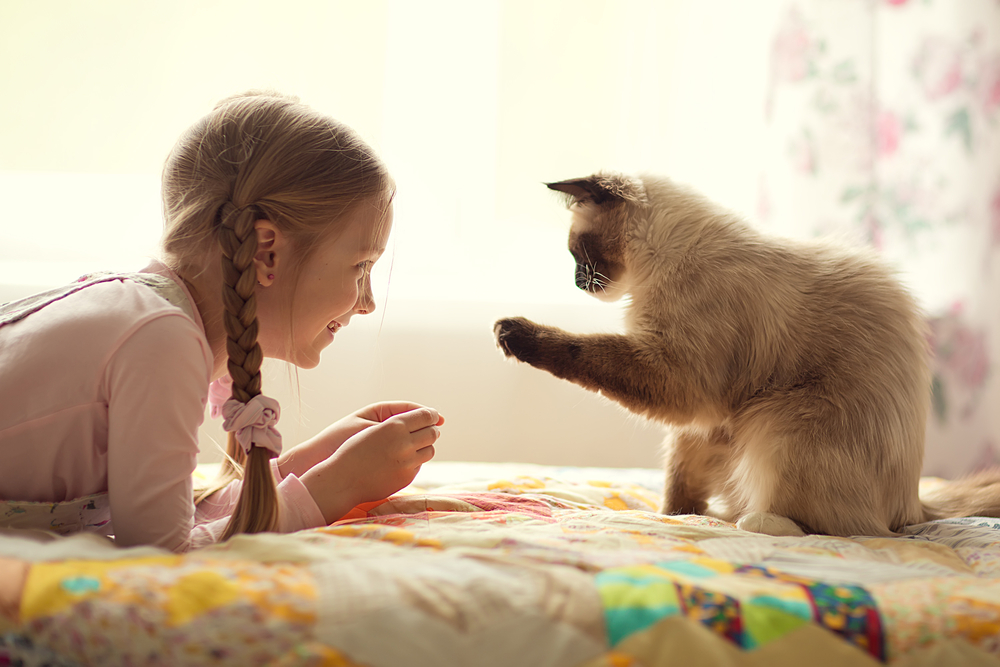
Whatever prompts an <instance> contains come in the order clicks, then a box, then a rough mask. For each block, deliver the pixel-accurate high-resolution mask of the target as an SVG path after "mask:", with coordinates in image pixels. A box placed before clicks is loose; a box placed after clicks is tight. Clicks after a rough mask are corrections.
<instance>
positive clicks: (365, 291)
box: [257, 204, 393, 368]
mask: <svg viewBox="0 0 1000 667" xmlns="http://www.w3.org/2000/svg"><path fill="white" fill-rule="evenodd" d="M392 215H393V212H392V205H391V204H390V205H389V207H388V209H387V210H386V212H385V214H384V215H383V214H382V213H381V211H379V210H378V209H377V208H376V207H375V206H374V205H368V204H362V205H360V206H358V207H357V208H356V209H355V213H353V214H351V215H350V216H349V221H348V223H347V225H346V227H345V228H344V231H343V233H341V234H340V235H339V236H334V237H332V238H328V239H326V240H323V241H321V242H320V244H319V247H317V248H315V249H314V251H313V252H312V254H311V255H310V256H309V258H308V259H306V261H305V264H304V265H303V266H302V270H301V273H300V275H299V280H298V284H297V285H294V284H293V283H294V281H293V280H292V279H291V277H290V276H286V277H285V279H284V280H282V275H281V273H280V272H281V269H282V267H284V268H285V270H286V271H287V270H288V266H289V259H290V254H289V252H291V255H294V250H292V249H291V248H288V249H287V250H286V253H285V257H284V261H275V266H274V269H273V271H272V272H271V275H274V279H273V282H271V284H270V285H266V284H265V286H264V287H259V288H258V290H257V317H258V322H259V324H260V333H259V335H258V341H259V342H260V345H261V349H262V351H263V353H264V356H265V357H273V358H277V359H283V360H285V361H288V362H291V363H293V364H295V365H296V366H298V367H299V368H315V367H316V366H317V365H318V364H319V358H320V353H321V352H322V351H323V349H324V348H325V347H326V346H327V345H329V344H330V343H332V342H333V338H334V336H335V335H336V333H337V332H338V331H339V330H340V329H342V328H343V327H345V326H347V325H348V323H350V321H351V318H352V317H353V316H354V315H355V314H359V315H365V314H367V313H371V312H373V311H374V310H375V300H374V297H373V295H372V288H371V268H372V265H373V264H374V263H375V262H376V260H378V258H379V257H380V256H381V255H382V253H383V252H384V251H385V247H386V244H387V243H388V240H389V232H390V231H391V230H392ZM286 248H287V246H286ZM277 257H278V258H280V252H279V254H278V255H277ZM291 259H292V260H293V261H294V257H291ZM289 306H290V307H291V318H289V312H288V308H289ZM289 327H290V330H289ZM289 344H290V345H291V349H289Z"/></svg>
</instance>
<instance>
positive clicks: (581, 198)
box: [547, 175, 641, 301]
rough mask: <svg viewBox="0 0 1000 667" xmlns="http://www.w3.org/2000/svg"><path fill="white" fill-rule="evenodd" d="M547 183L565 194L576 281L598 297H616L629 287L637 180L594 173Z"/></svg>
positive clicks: (602, 298) (626, 291)
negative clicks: (630, 249)
mask: <svg viewBox="0 0 1000 667" xmlns="http://www.w3.org/2000/svg"><path fill="white" fill-rule="evenodd" d="M547 185H548V187H549V188H551V189H553V190H557V191H559V192H562V193H564V194H566V195H567V202H568V204H569V210H570V213H571V214H572V216H573V220H572V226H571V228H570V232H569V251H570V253H571V254H572V255H573V259H575V260H576V274H575V282H576V286H577V287H579V288H580V289H582V290H583V291H585V292H588V293H590V294H592V295H593V296H595V297H597V298H598V299H601V300H602V301H616V300H618V299H620V298H621V297H622V296H624V295H625V294H626V293H628V292H629V288H630V284H629V270H628V266H629V259H628V252H627V251H628V247H627V246H628V236H629V235H628V224H629V219H630V217H631V214H632V211H631V204H633V203H634V201H635V197H634V195H636V194H638V193H637V192H636V188H637V187H638V188H641V183H636V182H635V181H632V180H631V179H626V178H624V177H617V176H602V175H595V176H591V177H588V178H583V179H573V180H569V181H561V182H559V183H548V184H547Z"/></svg>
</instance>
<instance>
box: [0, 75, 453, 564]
mask: <svg viewBox="0 0 1000 667" xmlns="http://www.w3.org/2000/svg"><path fill="white" fill-rule="evenodd" d="M393 194H394V184H393V181H392V179H391V178H390V176H389V175H388V173H387V171H386V169H385V167H384V165H383V164H382V162H381V161H380V160H379V159H378V158H377V157H376V156H375V155H374V154H373V152H372V150H371V149H370V148H369V147H368V146H367V145H366V144H365V143H364V142H363V141H362V140H361V139H360V138H359V137H358V136H357V135H356V134H355V133H354V132H353V131H352V130H350V129H349V128H347V127H345V126H344V125H342V124H340V123H338V122H336V121H334V120H332V119H330V118H327V117H325V116H322V115H320V114H318V113H316V112H314V111H313V110H311V109H309V108H307V107H305V106H303V105H302V104H299V103H298V100H296V99H291V98H285V97H281V96H278V95H274V94H264V93H248V94H245V95H240V96H236V97H232V98H228V99H226V100H223V101H222V102H220V103H219V104H218V105H217V106H216V107H215V109H214V110H213V111H212V112H211V113H210V114H208V115H207V116H206V117H204V118H202V119H201V120H200V121H199V122H198V123H196V124H195V125H194V126H193V127H192V128H191V129H190V130H188V132H187V133H186V134H185V135H184V136H182V137H181V139H180V141H179V142H178V143H177V145H176V146H175V147H174V150H173V152H172V153H171V154H170V156H169V157H168V158H167V161H166V164H165V166H164V170H163V203H164V214H165V218H166V229H165V234H164V238H163V241H162V262H153V263H152V264H151V265H150V266H148V267H146V268H145V269H144V270H143V271H142V272H140V273H139V274H131V275H113V274H105V275H93V276H85V277H84V278H81V279H80V282H79V283H77V284H75V285H73V286H70V287H68V288H64V289H61V290H55V291H53V292H49V293H46V294H43V295H36V296H35V297H29V299H26V300H23V301H20V302H15V303H13V304H7V305H6V306H4V307H0V406H2V407H0V460H2V461H3V462H4V463H3V467H2V468H0V526H13V527H35V528H47V529H52V530H56V531H58V532H61V533H69V532H75V531H81V530H88V531H94V532H99V533H101V534H106V535H111V534H113V535H114V537H115V541H116V543H117V544H120V545H123V546H127V545H137V544H151V545H156V546H160V547H165V548H167V549H172V550H174V551H185V550H187V549H190V548H193V547H197V546H200V545H204V544H208V543H212V542H215V541H218V540H220V539H225V538H228V537H229V536H231V535H233V534H236V533H244V532H246V533H252V532H260V531H268V530H278V531H281V532H291V531H295V530H300V529H304V528H310V527H316V526H321V525H325V524H328V523H330V522H333V521H335V520H337V519H339V518H340V517H341V516H343V515H344V514H345V513H347V512H348V511H349V510H350V509H351V508H352V507H354V506H355V505H357V504H359V503H361V502H365V501H371V500H377V499H380V498H384V497H386V496H388V495H390V494H392V493H394V492H396V491H398V490H399V489H401V488H403V487H404V486H406V485H407V484H409V483H410V482H411V481H412V480H413V478H414V476H415V475H416V473H417V471H418V470H419V469H420V466H421V465H422V464H423V463H426V462H427V461H428V460H430V459H431V457H432V456H433V455H434V447H433V444H434V442H435V441H436V440H437V438H438V437H439V435H440V432H439V430H438V427H439V426H441V425H442V424H443V423H444V419H443V418H442V417H441V416H440V415H439V414H438V413H437V411H435V410H433V409H430V408H426V407H423V406H420V405H417V404H414V403H406V402H398V403H381V404H376V405H371V406H368V407H366V408H363V409H361V410H359V411H357V412H355V413H354V414H352V415H349V416H348V417H346V418H344V419H342V420H341V421H339V422H337V423H335V424H333V425H332V426H330V427H329V428H327V429H326V430H325V431H323V432H322V433H320V434H319V435H317V436H316V437H315V438H313V439H311V440H309V441H307V442H305V443H302V444H300V445H299V446H298V447H295V448H294V449H291V450H289V451H285V452H284V453H282V442H281V436H280V434H279V432H278V431H277V430H276V429H275V427H274V425H275V423H276V422H277V419H278V416H279V407H278V404H277V403H276V402H275V401H274V400H272V399H270V398H267V397H266V396H265V395H264V394H262V393H261V375H260V365H261V361H262V359H263V357H272V358H276V359H283V360H285V361H288V362H291V363H293V364H295V365H296V366H298V367H300V368H313V367H315V366H316V365H317V364H318V363H319V357H320V353H321V352H322V350H323V348H324V347H326V346H327V345H329V344H330V343H331V342H332V341H333V339H334V337H335V335H336V333H337V332H338V331H339V330H340V329H341V328H343V327H345V326H347V324H348V323H349V322H350V320H351V318H352V317H353V316H354V315H355V314H359V315H364V314H366V313H370V312H372V311H373V310H374V309H375V302H374V300H373V297H372V292H371V283H370V280H369V271H370V269H371V267H372V264H374V263H375V261H376V260H377V259H378V258H379V256H380V255H381V254H382V252H383V250H384V249H385V246H386V242H387V239H388V236H389V232H390V228H391V225H392V197H393ZM227 371H228V376H230V377H231V380H232V385H231V396H227V398H228V400H226V401H225V402H224V404H223V405H222V409H221V412H222V416H223V417H224V418H225V422H224V428H225V429H226V430H227V431H229V451H228V454H229V461H227V462H226V463H225V464H224V465H223V472H222V475H221V477H220V479H219V480H217V482H216V483H215V484H213V485H212V486H211V487H210V488H207V489H201V490H199V493H198V495H197V497H196V496H195V495H194V490H193V488H192V472H193V471H194V468H195V463H196V455H197V451H198V448H197V435H198V427H199V425H200V424H201V421H202V418H203V415H204V410H205V405H206V400H207V398H208V393H209V383H210V382H212V381H214V380H219V379H220V378H224V376H226V374H227ZM225 379H228V378H225ZM213 386H214V387H218V386H219V384H218V383H215V384H214V385H213ZM240 477H242V481H240V479H239V478H240ZM196 501H197V505H196V504H195V502H196Z"/></svg>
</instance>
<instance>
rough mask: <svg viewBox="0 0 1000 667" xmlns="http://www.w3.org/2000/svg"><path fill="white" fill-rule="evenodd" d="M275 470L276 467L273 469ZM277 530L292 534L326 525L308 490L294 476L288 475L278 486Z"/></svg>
mask: <svg viewBox="0 0 1000 667" xmlns="http://www.w3.org/2000/svg"><path fill="white" fill-rule="evenodd" d="M274 469H275V470H277V466H275V468H274ZM278 500H279V503H280V510H279V513H278V530H279V531H280V532H282V533H293V532H295V531H297V530H305V529H307V528H319V527H321V526H325V525H326V519H324V518H323V513H322V512H320V510H319V505H317V504H316V501H315V500H313V497H312V496H311V495H310V494H309V490H308V489H306V487H305V485H304V484H303V483H302V482H301V481H300V480H299V478H298V477H296V476H295V475H289V476H288V477H286V478H285V479H283V480H282V481H281V483H280V484H278Z"/></svg>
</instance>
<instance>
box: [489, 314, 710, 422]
mask: <svg viewBox="0 0 1000 667" xmlns="http://www.w3.org/2000/svg"><path fill="white" fill-rule="evenodd" d="M493 332H494V334H495V335H496V340H497V345H498V346H499V347H500V349H501V350H502V351H503V353H504V354H505V355H506V356H508V357H514V358H515V359H518V360H520V361H523V362H525V363H528V364H531V365H532V366H534V367H535V368H539V369H541V370H544V371H548V372H549V373H551V374H552V375H555V376H556V377H558V378H562V379H564V380H569V381H570V382H573V383H574V384H577V385H579V386H581V387H583V388H584V389H589V390H590V391H596V392H600V393H601V394H603V395H605V396H607V397H608V398H610V399H612V400H614V401H617V402H618V403H620V404H622V405H623V406H625V407H626V408H628V409H629V410H631V411H633V412H636V413H638V414H642V415H645V416H647V417H652V418H656V419H660V420H662V421H667V422H684V421H689V420H690V418H691V415H692V414H694V412H695V410H696V403H697V399H696V397H695V391H693V390H692V388H691V386H690V385H691V383H690V380H688V379H686V378H685V377H684V374H682V373H679V372H677V371H676V369H675V368H673V366H672V364H670V363H669V360H667V359H664V356H663V353H662V350H660V351H654V352H652V353H651V351H650V350H649V349H648V347H644V346H643V345H641V344H639V343H637V342H636V341H635V340H633V339H632V338H631V337H629V336H628V335H622V334H573V333H569V332H567V331H563V330H562V329H558V328H556V327H550V326H546V325H542V324H536V323H535V322H532V321H531V320H527V319H525V318H523V317H511V318H507V319H502V320H497V322H496V324H494V326H493Z"/></svg>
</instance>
